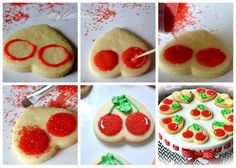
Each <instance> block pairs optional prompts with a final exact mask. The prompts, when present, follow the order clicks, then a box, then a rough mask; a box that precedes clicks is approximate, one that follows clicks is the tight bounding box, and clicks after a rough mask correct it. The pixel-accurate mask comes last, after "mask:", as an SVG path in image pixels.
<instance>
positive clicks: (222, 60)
mask: <svg viewBox="0 0 236 168" xmlns="http://www.w3.org/2000/svg"><path fill="white" fill-rule="evenodd" d="M231 60H232V58H231V54H230V53H229V51H228V49H227V48H226V47H225V46H224V44H223V43H222V42H221V41H220V40H219V39H217V38H216V37H215V36H214V35H212V34H211V33H209V32H207V31H205V30H197V31H191V32H186V33H184V34H182V35H181V36H179V37H175V38H174V39H173V40H171V41H170V42H168V43H167V44H166V45H165V46H164V47H163V48H162V49H161V52H160V56H159V66H160V68H161V70H163V71H165V72H168V73H171V74H180V75H186V74H192V75H194V76H198V77H202V78H209V77H217V76H221V75H223V74H225V73H226V72H227V71H228V70H229V68H230V65H231Z"/></svg>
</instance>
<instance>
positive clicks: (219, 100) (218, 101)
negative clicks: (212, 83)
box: [216, 97, 224, 103]
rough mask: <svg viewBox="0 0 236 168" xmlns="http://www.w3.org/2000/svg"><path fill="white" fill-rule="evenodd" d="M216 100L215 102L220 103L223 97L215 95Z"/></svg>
mask: <svg viewBox="0 0 236 168" xmlns="http://www.w3.org/2000/svg"><path fill="white" fill-rule="evenodd" d="M216 101H217V103H221V102H223V101H224V99H222V98H221V97H217V99H216Z"/></svg>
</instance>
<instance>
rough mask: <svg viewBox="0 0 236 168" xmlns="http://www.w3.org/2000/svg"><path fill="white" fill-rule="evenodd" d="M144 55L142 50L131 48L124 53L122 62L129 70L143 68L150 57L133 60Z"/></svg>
mask: <svg viewBox="0 0 236 168" xmlns="http://www.w3.org/2000/svg"><path fill="white" fill-rule="evenodd" d="M143 53H144V51H143V50H142V49H141V48H138V47H130V48H128V49H126V50H125V51H124V52H123V53H122V55H121V60H122V62H123V63H124V64H125V65H126V66H127V67H128V68H132V69H136V68H141V67H142V66H143V65H144V64H145V63H146V61H147V57H148V56H143V57H140V58H136V59H133V58H134V57H136V56H138V55H141V54H143Z"/></svg>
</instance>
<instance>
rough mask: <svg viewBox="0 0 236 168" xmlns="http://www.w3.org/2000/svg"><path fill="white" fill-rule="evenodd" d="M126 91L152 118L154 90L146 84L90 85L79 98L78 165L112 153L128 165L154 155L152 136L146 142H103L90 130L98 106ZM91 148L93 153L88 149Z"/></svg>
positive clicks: (150, 159) (152, 158)
mask: <svg viewBox="0 0 236 168" xmlns="http://www.w3.org/2000/svg"><path fill="white" fill-rule="evenodd" d="M124 93H125V94H127V95H129V96H131V97H133V98H135V99H137V100H138V101H139V102H141V103H142V104H143V105H144V106H145V107H146V108H147V109H148V110H149V112H150V114H151V116H152V117H153V120H154V121H155V90H154V89H153V88H150V87H147V86H93V88H92V90H91V92H90V93H89V94H88V96H87V97H85V98H83V99H82V100H81V101H80V104H79V107H80V117H81V120H80V128H81V130H80V131H81V135H82V136H81V137H80V142H81V147H80V148H81V149H80V150H81V154H80V156H81V158H80V161H81V164H91V162H92V161H94V160H96V159H97V158H98V157H100V156H101V155H102V154H104V153H106V152H114V153H115V154H117V155H119V156H121V157H122V158H124V159H126V160H127V161H129V162H130V163H131V164H138V165H143V164H151V163H152V161H153V160H154V158H155V136H154V133H153V135H152V136H151V137H150V138H149V139H148V140H147V141H145V142H143V143H138V144H133V143H128V142H126V141H122V142H119V143H114V144H110V143H106V142H102V141H100V140H99V139H98V138H97V137H96V135H95V133H94V130H93V121H94V117H95V114H96V113H97V111H98V109H99V108H100V107H101V106H102V104H103V103H105V102H106V101H107V100H109V99H110V98H111V97H112V96H114V95H119V94H124ZM91 151H92V152H91Z"/></svg>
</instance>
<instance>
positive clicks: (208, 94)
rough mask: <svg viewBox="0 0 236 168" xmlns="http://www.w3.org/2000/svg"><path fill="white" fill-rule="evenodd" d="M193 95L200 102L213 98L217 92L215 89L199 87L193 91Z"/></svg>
mask: <svg viewBox="0 0 236 168" xmlns="http://www.w3.org/2000/svg"><path fill="white" fill-rule="evenodd" d="M194 96H195V98H196V99H198V100H199V101H200V102H207V101H210V100H212V99H214V98H215V97H216V96H217V93H216V91H215V90H212V89H206V88H203V87H199V88H196V90H195V91H194Z"/></svg>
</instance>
